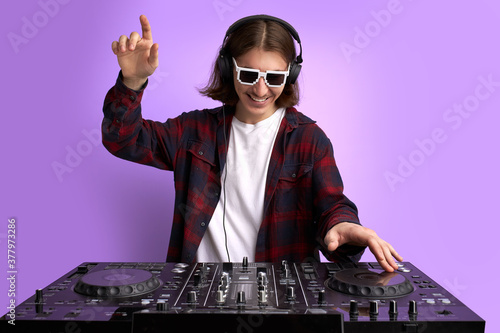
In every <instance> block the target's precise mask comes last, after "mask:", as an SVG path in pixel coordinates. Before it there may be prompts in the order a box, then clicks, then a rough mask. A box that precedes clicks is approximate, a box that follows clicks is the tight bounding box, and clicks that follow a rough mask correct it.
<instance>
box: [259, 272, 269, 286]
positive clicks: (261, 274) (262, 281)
mask: <svg viewBox="0 0 500 333" xmlns="http://www.w3.org/2000/svg"><path fill="white" fill-rule="evenodd" d="M267 282H268V281H267V274H266V273H264V272H259V276H258V277H257V283H258V284H259V285H266V284H267Z"/></svg>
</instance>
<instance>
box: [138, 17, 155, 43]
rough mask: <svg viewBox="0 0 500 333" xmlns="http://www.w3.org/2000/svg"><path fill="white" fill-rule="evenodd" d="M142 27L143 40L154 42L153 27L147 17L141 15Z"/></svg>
mask: <svg viewBox="0 0 500 333" xmlns="http://www.w3.org/2000/svg"><path fill="white" fill-rule="evenodd" d="M140 21H141V27H142V38H144V39H149V40H153V33H152V32H151V25H150V24H149V20H148V18H147V17H146V15H141V17H140Z"/></svg>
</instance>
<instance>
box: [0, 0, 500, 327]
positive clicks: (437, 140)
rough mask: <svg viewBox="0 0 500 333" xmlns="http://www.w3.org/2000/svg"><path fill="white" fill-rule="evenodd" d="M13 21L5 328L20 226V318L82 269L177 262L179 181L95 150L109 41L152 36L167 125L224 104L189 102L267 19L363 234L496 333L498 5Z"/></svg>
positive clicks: (155, 86)
mask: <svg viewBox="0 0 500 333" xmlns="http://www.w3.org/2000/svg"><path fill="white" fill-rule="evenodd" d="M44 4H45V5H44ZM54 4H57V6H55V5H54ZM3 7H4V8H3V10H2V11H1V19H0V22H1V23H0V26H1V30H0V34H1V35H2V38H1V39H0V40H1V42H0V43H1V48H2V59H3V60H2V61H1V66H2V70H1V73H2V90H1V91H2V93H3V98H2V104H3V106H2V120H1V124H2V127H1V131H0V133H1V134H0V135H1V141H0V142H1V144H2V147H1V151H2V160H1V168H2V172H1V194H0V196H1V197H0V202H1V206H0V210H1V214H0V216H1V218H2V219H3V223H2V225H3V226H2V227H1V228H0V242H1V245H0V248H1V251H2V253H4V254H3V255H2V256H1V257H2V258H3V259H2V260H1V261H0V262H1V279H0V281H1V283H0V304H1V308H0V309H3V310H1V311H0V312H1V313H2V314H4V313H5V312H6V308H5V307H4V306H6V305H7V302H8V301H9V299H8V297H7V290H8V285H7V283H6V271H7V268H6V253H7V245H6V234H7V220H8V219H9V218H15V219H16V225H17V229H16V231H17V234H16V236H17V238H16V241H17V243H16V245H17V248H16V251H17V252H16V261H17V268H18V274H17V282H16V288H17V290H16V292H17V294H16V299H17V302H18V303H20V302H21V301H23V300H25V299H26V298H27V297H29V296H31V295H32V294H33V293H34V291H35V289H36V288H42V287H45V286H46V285H48V284H49V283H50V282H52V281H54V280H55V279H56V278H58V277H60V276H61V275H63V274H65V273H66V272H68V271H69V270H70V269H72V268H74V267H75V266H77V265H78V264H80V263H81V262H84V261H163V260H164V259H165V256H166V251H167V246H168V240H169V234H170V223H171V217H172V211H173V183H172V175H171V173H169V172H162V171H160V170H156V169H154V168H150V167H145V166H141V165H137V164H133V163H130V162H125V161H123V160H120V159H118V158H115V157H113V156H112V155H110V154H109V153H108V152H107V151H106V150H105V149H104V148H103V147H102V145H101V144H100V135H98V131H99V129H100V122H101V119H102V111H101V110H102V102H103V99H104V96H105V94H106V92H107V90H108V89H109V88H110V87H111V86H112V85H113V84H114V81H115V79H116V76H117V74H118V65H117V62H116V59H115V57H114V55H113V54H112V52H111V42H112V41H113V40H115V39H118V37H119V36H120V35H121V34H127V35H128V34H130V32H132V31H134V30H140V25H139V19H138V17H139V15H140V14H146V15H147V16H148V18H149V20H150V22H151V24H152V28H153V36H154V38H155V42H158V43H159V44H160V67H159V68H158V70H157V72H156V73H155V75H154V76H153V77H152V78H151V80H150V86H149V88H148V89H147V91H146V93H145V97H144V103H143V108H144V113H143V114H144V117H147V118H150V119H155V120H161V121H163V120H165V119H166V118H168V117H174V116H176V115H178V114H179V113H181V112H183V111H189V110H192V109H195V108H204V107H213V106H217V105H218V103H215V102H214V101H211V100H208V99H206V98H204V97H202V96H200V95H199V94H198V93H197V91H196V89H195V88H196V87H200V86H202V85H203V84H204V83H205V82H206V80H207V78H208V75H209V70H210V67H211V64H212V61H213V59H214V57H215V55H216V51H217V49H218V47H219V46H220V44H221V42H222V40H223V37H224V33H225V31H226V29H227V28H228V26H229V25H230V24H231V23H233V22H234V21H235V20H237V19H239V18H241V17H243V16H246V15H251V14H260V13H266V14H271V15H276V16H279V17H281V18H283V19H285V20H287V21H289V22H290V23H291V24H292V25H293V26H294V27H295V28H296V29H297V31H298V32H299V34H300V37H301V39H302V44H303V48H304V64H303V71H302V74H301V77H300V79H299V83H300V84H301V87H302V100H301V104H300V105H299V110H301V111H302V112H304V113H306V114H307V115H309V116H310V117H311V118H313V119H315V120H317V121H318V123H319V125H320V126H321V127H322V128H323V129H324V130H325V132H326V133H327V135H328V136H329V137H330V139H331V140H332V142H333V145H334V149H335V153H336V159H337V162H338V164H339V167H340V171H341V174H342V176H343V179H344V183H345V191H346V194H347V195H348V196H349V197H350V198H351V199H352V200H353V201H354V202H356V204H357V205H358V207H359V209H360V217H361V219H362V222H363V224H364V225H366V226H368V227H370V228H373V229H375V230H376V231H377V232H378V233H379V235H380V236H382V237H383V238H384V239H386V240H388V241H390V242H391V243H392V244H393V245H394V246H395V248H396V249H397V250H398V251H399V252H400V253H401V254H402V255H403V257H404V258H405V260H408V261H411V262H413V263H414V264H415V265H416V266H417V267H419V268H420V269H422V270H423V271H424V272H426V273H427V274H428V275H430V276H431V277H432V278H433V279H434V280H436V281H437V282H438V283H439V284H441V285H443V286H444V287H445V288H447V289H448V290H449V291H450V292H452V293H453V294H454V295H455V296H457V297H458V298H459V299H461V300H462V301H463V302H464V303H466V304H467V305H468V306H469V307H470V308H472V309H473V310H474V311H476V312H477V313H478V314H479V315H480V316H481V317H483V318H484V319H485V320H487V332H498V331H500V325H499V324H498V323H497V322H496V320H494V316H495V315H496V311H495V308H496V307H494V306H493V305H494V304H496V300H497V298H498V292H497V293H496V295H492V292H491V291H490V290H489V289H488V287H487V283H488V282H492V281H494V280H495V279H496V277H497V276H498V274H497V273H498V271H499V270H498V268H497V267H498V265H497V264H496V261H497V260H498V259H499V255H498V254H499V250H498V247H497V243H498V236H497V233H496V231H497V230H496V228H495V227H496V225H497V224H498V223H499V222H500V219H499V215H498V211H497V207H498V204H499V195H498V188H499V187H500V179H499V176H498V170H499V169H500V158H499V157H498V147H497V146H498V143H499V142H500V141H499V139H500V135H499V132H500V131H499V130H498V122H499V121H500V116H499V112H498V111H499V107H500V66H499V59H500V45H499V38H498V31H500V4H499V3H498V2H495V1H494V0H489V1H487V0H476V1H473V2H472V1H467V2H465V1H464V2H462V1H460V2H459V1H451V0H449V1H439V2H436V1H429V0H427V1H424V0H420V1H417V0H415V1H410V0H401V1H385V0H384V1H364V2H362V3H361V2H356V3H355V4H354V3H353V2H349V3H348V2H339V1H335V2H334V1H318V2H313V1H310V2H308V3H307V4H306V3H305V2H304V1H290V0H284V1H272V2H271V1H267V0H259V1H255V0H254V1H250V0H213V1H212V0H206V1H175V2H174V1H147V2H146V1H106V2H104V1H99V2H98V1H76V0H74V1H68V0H65V1H63V0H58V1H56V0H41V1H33V0H32V1H22V2H14V1H10V2H8V3H6V4H4V6H3ZM391 11H392V13H391ZM388 13H389V15H390V16H389V15H387V14H388ZM35 24H36V25H35ZM343 50H344V51H343ZM346 50H349V52H347V51H346ZM488 80H489V81H491V82H492V83H491V84H489V85H487V86H485V84H484V83H482V82H485V81H488ZM458 108H462V110H463V112H462V115H460V114H459V113H456V112H455V111H454V110H457V109H458ZM431 140H433V143H431ZM410 163H412V164H413V165H410ZM55 167H57V168H56V169H55ZM57 170H58V171H57ZM388 174H390V175H391V177H392V178H391V179H392V182H391V181H390V180H388V178H387V175H388ZM395 177H399V178H395ZM494 228H495V229H494ZM363 260H366V261H369V260H373V257H372V256H371V254H369V253H367V254H365V256H364V257H363ZM492 290H497V288H493V289H492ZM495 296H497V297H495Z"/></svg>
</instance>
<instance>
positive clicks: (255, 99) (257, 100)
mask: <svg viewBox="0 0 500 333" xmlns="http://www.w3.org/2000/svg"><path fill="white" fill-rule="evenodd" d="M250 98H251V99H253V100H254V101H256V102H264V101H265V100H266V99H267V98H263V99H257V98H254V97H252V96H250Z"/></svg>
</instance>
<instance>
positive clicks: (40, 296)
mask: <svg viewBox="0 0 500 333" xmlns="http://www.w3.org/2000/svg"><path fill="white" fill-rule="evenodd" d="M35 303H36V304H41V303H43V290H42V289H37V290H36V291H35Z"/></svg>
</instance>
